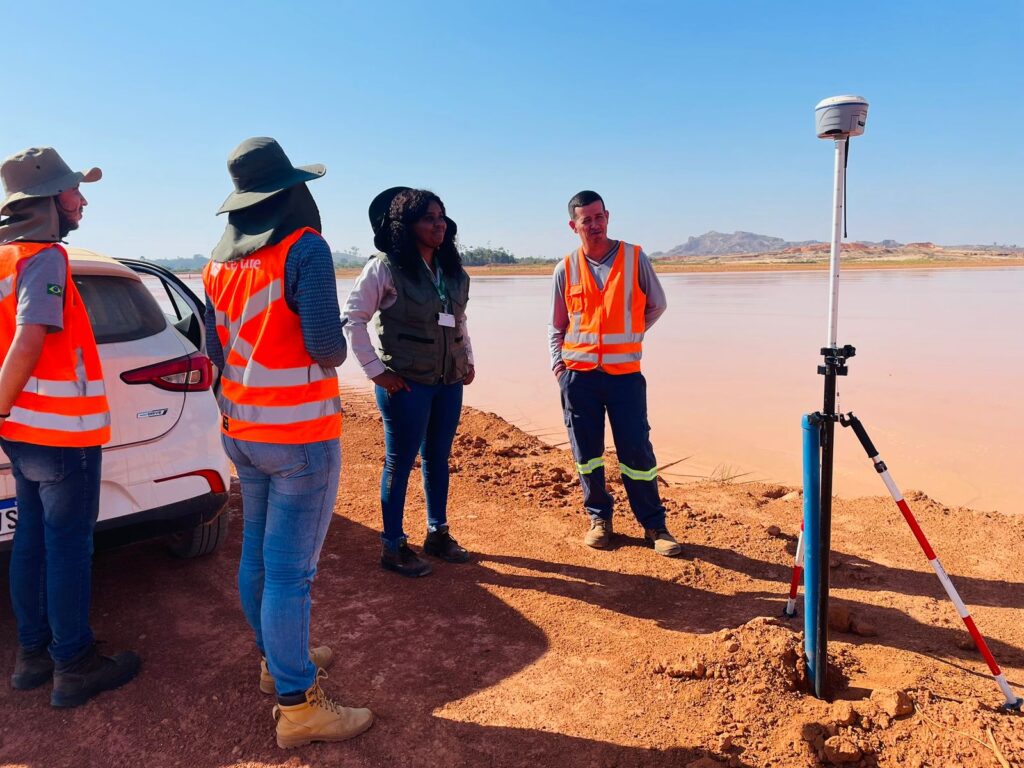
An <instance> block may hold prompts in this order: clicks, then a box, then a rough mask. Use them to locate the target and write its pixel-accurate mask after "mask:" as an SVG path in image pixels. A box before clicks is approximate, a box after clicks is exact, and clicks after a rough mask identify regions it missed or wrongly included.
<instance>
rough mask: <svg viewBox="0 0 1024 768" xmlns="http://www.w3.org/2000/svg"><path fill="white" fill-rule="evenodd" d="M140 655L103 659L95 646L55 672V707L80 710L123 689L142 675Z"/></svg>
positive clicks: (126, 652)
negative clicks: (105, 694) (104, 694)
mask: <svg viewBox="0 0 1024 768" xmlns="http://www.w3.org/2000/svg"><path fill="white" fill-rule="evenodd" d="M141 663H142V661H141V660H140V659H139V657H138V654H136V653H133V652H132V651H124V652H123V653H119V654H117V655H116V656H113V657H111V656H101V655H100V653H99V651H98V650H96V644H95V643H93V644H92V645H90V646H89V647H88V648H86V649H85V650H84V651H82V652H81V653H80V654H78V655H77V656H76V657H75V658H73V659H72V660H71V661H69V662H66V663H62V664H58V665H57V667H56V669H54V670H53V694H52V695H51V696H50V704H51V705H52V706H54V707H77V706H80V705H81V704H85V702H87V701H88V700H89V699H91V698H92V697H93V696H95V695H96V694H98V693H102V692H103V691H110V690H113V689H114V688H120V687H121V686H122V685H124V684H125V683H127V682H128V681H129V680H131V679H132V678H133V677H135V675H137V674H138V673H139V665H140V664H141Z"/></svg>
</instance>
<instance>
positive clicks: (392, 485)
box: [374, 379, 462, 549]
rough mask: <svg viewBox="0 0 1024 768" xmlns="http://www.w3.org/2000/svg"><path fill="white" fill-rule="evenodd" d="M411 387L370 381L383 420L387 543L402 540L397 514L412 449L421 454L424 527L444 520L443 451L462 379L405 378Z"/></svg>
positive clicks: (457, 411) (451, 434)
mask: <svg viewBox="0 0 1024 768" xmlns="http://www.w3.org/2000/svg"><path fill="white" fill-rule="evenodd" d="M406 382H407V383H408V385H409V386H410V387H411V391H408V392H407V391H405V390H399V391H398V392H395V393H394V394H393V395H389V394H388V393H387V390H385V389H384V388H383V387H374V390H375V393H376V396H377V407H378V408H379V409H380V415H381V418H382V420H383V421H384V471H383V473H381V477H380V506H381V512H382V513H383V516H384V532H383V533H382V534H381V540H382V541H383V542H384V546H386V547H388V548H389V549H398V547H399V546H400V545H401V543H402V542H403V541H405V538H406V536H405V531H404V530H403V529H402V517H403V513H404V512H405V492H406V490H407V489H408V487H409V473H410V472H411V471H412V465H413V462H414V461H415V460H416V454H417V453H419V454H420V456H421V457H422V463H421V468H422V471H423V491H424V495H425V496H426V499H427V530H428V531H436V530H437V529H438V528H439V527H440V526H442V525H447V524H448V456H449V455H450V454H451V452H452V441H453V440H455V430H457V429H458V427H459V416H460V415H461V413H462V382H461V381H459V382H456V383H455V384H419V383H417V382H415V381H409V380H408V379H407V380H406Z"/></svg>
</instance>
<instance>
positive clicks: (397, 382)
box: [371, 371, 412, 395]
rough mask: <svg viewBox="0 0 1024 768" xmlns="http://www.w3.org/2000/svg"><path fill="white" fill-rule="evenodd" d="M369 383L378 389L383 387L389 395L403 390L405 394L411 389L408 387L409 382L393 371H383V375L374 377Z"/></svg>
mask: <svg viewBox="0 0 1024 768" xmlns="http://www.w3.org/2000/svg"><path fill="white" fill-rule="evenodd" d="M371 381H372V382H373V383H374V384H376V385H377V386H378V387H383V388H384V389H385V390H387V393H388V394H389V395H393V394H395V392H400V391H401V390H403V389H404V390H406V391H407V392H408V391H410V390H411V389H412V387H410V386H409V382H407V381H406V380H405V379H403V378H402V377H401V376H399V375H398V374H397V373H395V372H394V371H384V373H381V374H378V375H377V376H374V377H373V378H372V379H371Z"/></svg>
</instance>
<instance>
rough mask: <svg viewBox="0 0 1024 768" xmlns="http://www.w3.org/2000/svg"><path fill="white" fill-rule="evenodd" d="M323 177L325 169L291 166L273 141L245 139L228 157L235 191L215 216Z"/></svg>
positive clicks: (245, 206)
mask: <svg viewBox="0 0 1024 768" xmlns="http://www.w3.org/2000/svg"><path fill="white" fill-rule="evenodd" d="M325 173H327V169H326V168H325V167H324V166H323V165H320V164H315V165H300V166H298V167H296V166H293V165H292V162H291V160H289V159H288V155H286V154H285V153H284V150H283V149H281V145H280V144H278V143H277V141H275V140H274V139H271V138H268V137H266V136H257V137H255V138H252V139H246V140H245V141H243V142H242V143H241V144H239V145H238V146H237V147H235V150H234V151H233V152H232V153H231V154H230V155H228V174H230V176H231V181H232V182H233V183H234V185H235V191H234V192H232V193H231V194H230V195H228V199H227V200H225V201H224V205H222V206H221V207H220V210H219V211H217V213H218V214H221V213H229V212H231V211H240V210H242V209H243V208H248V207H250V206H253V205H256V203H261V202H263V201H264V200H266V199H267V198H269V197H273V196H274V195H276V194H277V193H278V192H282V191H284V190H286V189H289V188H291V187H294V186H296V185H297V184H304V183H306V182H307V181H315V180H316V179H319V178H320V177H321V176H323V175H324V174H325Z"/></svg>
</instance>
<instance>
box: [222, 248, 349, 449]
mask: <svg viewBox="0 0 1024 768" xmlns="http://www.w3.org/2000/svg"><path fill="white" fill-rule="evenodd" d="M307 232H313V233H315V230H312V229H299V230H296V231H295V232H293V233H292V234H290V235H289V236H288V237H286V238H285V239H284V240H282V241H281V242H279V243H276V244H274V245H270V246H266V247H264V248H261V249H259V250H257V251H255V252H254V253H252V254H250V255H249V256H247V257H245V258H244V259H241V260H239V261H240V262H245V261H249V264H248V265H246V264H243V263H239V264H237V265H233V264H232V263H231V262H227V263H223V264H214V263H211V264H209V265H207V267H206V269H204V270H203V284H204V286H205V288H206V293H207V295H208V296H209V297H210V302H211V303H212V304H213V309H214V316H215V319H216V324H217V328H218V331H219V332H220V334H219V335H220V337H221V340H222V343H223V348H224V361H225V365H224V369H223V370H222V371H221V389H220V392H219V394H218V396H217V402H218V405H219V406H220V410H221V414H222V415H223V417H224V418H223V420H222V423H221V428H222V430H223V431H224V433H225V434H227V435H230V436H231V437H235V438H238V439H240V440H253V441H259V442H271V443H306V442H316V441H320V440H327V439H333V438H337V437H338V435H340V433H341V416H340V414H341V412H342V411H341V398H340V396H339V389H338V378H337V373H336V371H335V370H334V369H333V368H324V367H323V366H321V365H320V364H318V363H317V362H316V361H315V360H313V359H312V358H311V357H310V356H309V354H308V353H307V352H306V350H305V347H304V346H303V344H302V328H301V324H300V321H299V317H298V315H296V314H295V313H294V312H293V311H292V310H291V308H289V307H288V305H287V304H286V303H285V301H284V277H283V276H284V267H285V262H286V260H287V257H288V251H289V250H290V249H291V247H292V245H294V244H295V243H296V242H298V240H299V239H300V238H301V237H302V236H303V235H305V234H306V233H307ZM243 269H244V270H245V271H244V272H243V271H241V270H243ZM231 270H239V272H233V271H231ZM255 286H259V287H255ZM250 290H251V293H250V292H249V291H250ZM232 314H234V315H235V316H234V317H232ZM250 324H251V325H250ZM247 326H248V327H247ZM275 362H279V363H282V364H283V365H281V366H275V365H274V363H275ZM296 362H301V363H302V364H301V365H295V363H296Z"/></svg>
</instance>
